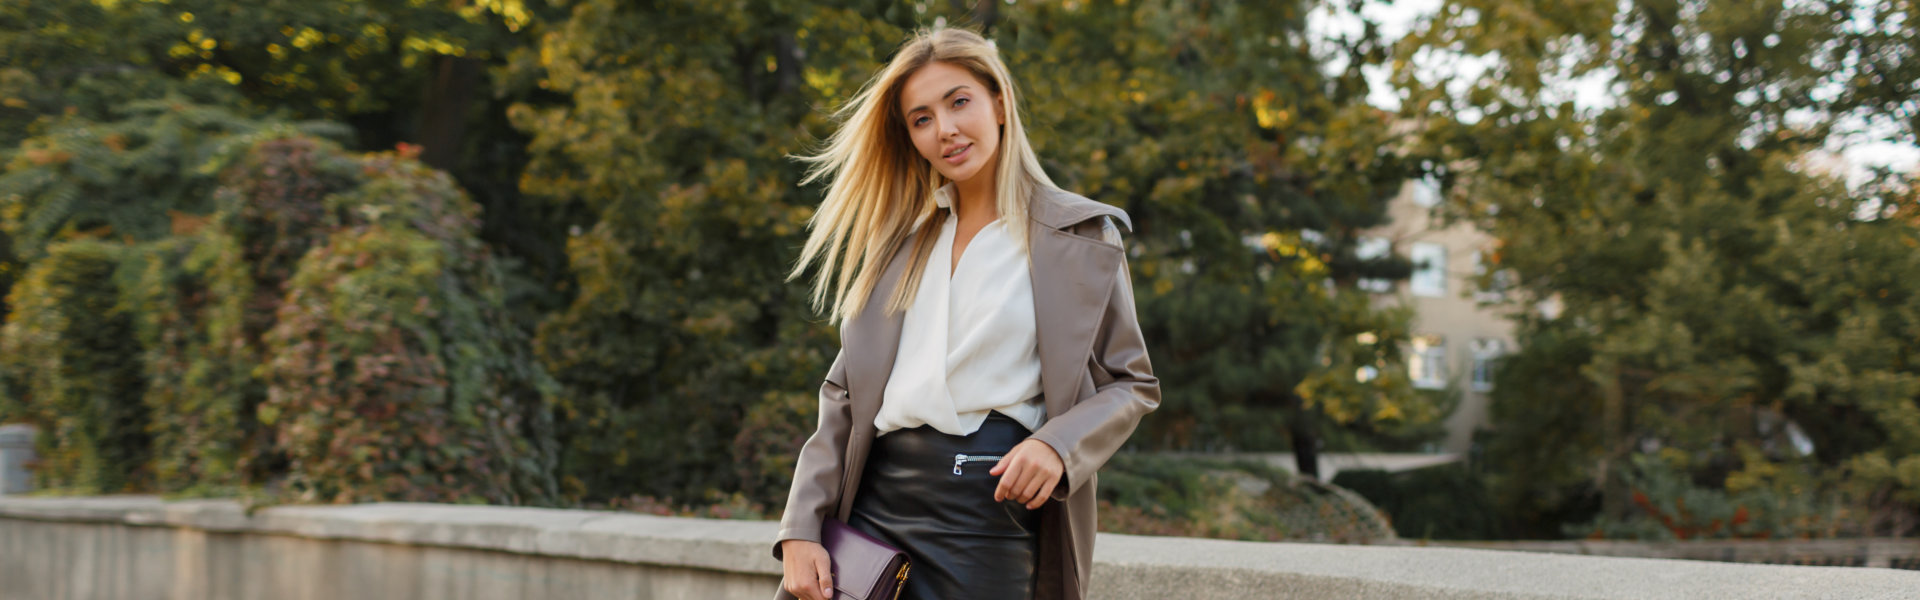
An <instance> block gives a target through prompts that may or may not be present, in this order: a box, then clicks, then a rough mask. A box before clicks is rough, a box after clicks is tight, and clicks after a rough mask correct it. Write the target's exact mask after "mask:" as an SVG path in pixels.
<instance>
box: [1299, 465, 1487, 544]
mask: <svg viewBox="0 0 1920 600" xmlns="http://www.w3.org/2000/svg"><path fill="white" fill-rule="evenodd" d="M1333 484H1334V485H1338V486H1340V487H1343V488H1347V489H1350V490H1353V491H1354V492H1355V493H1358V494H1360V495H1361V496H1362V497H1365V498H1366V499H1367V501H1369V502H1372V503H1373V505H1374V506H1378V507H1380V511H1381V512H1384V513H1386V514H1387V518H1388V519H1390V520H1392V521H1393V530H1394V532H1396V533H1398V534H1399V535H1400V537H1402V538H1408V539H1439V540H1486V539H1500V538H1503V537H1505V536H1503V535H1502V532H1501V528H1500V519H1499V514H1498V511H1496V510H1495V509H1494V505H1493V498H1492V496H1491V495H1490V494H1488V493H1487V486H1486V482H1485V481H1483V480H1482V479H1481V477H1480V476H1479V475H1477V474H1475V473H1474V472H1473V471H1472V470H1471V469H1469V468H1467V466H1466V465H1460V464H1452V465H1441V466H1436V467H1427V468H1424V469H1414V470H1412V471H1403V472H1399V473H1388V472H1386V471H1377V470H1362V471H1352V470H1349V471H1341V472H1340V473H1339V474H1337V475H1334V477H1333Z"/></svg>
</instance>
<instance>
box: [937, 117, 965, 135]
mask: <svg viewBox="0 0 1920 600" xmlns="http://www.w3.org/2000/svg"><path fill="white" fill-rule="evenodd" d="M959 134H960V130H959V129H958V128H956V127H954V125H953V119H941V120H940V139H943V140H950V139H953V136H956V135H959Z"/></svg>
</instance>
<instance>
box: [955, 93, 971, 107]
mask: <svg viewBox="0 0 1920 600" xmlns="http://www.w3.org/2000/svg"><path fill="white" fill-rule="evenodd" d="M972 101H973V99H972V98H968V97H966V96H961V97H959V98H955V99H954V101H953V107H954V108H960V103H962V102H972Z"/></svg>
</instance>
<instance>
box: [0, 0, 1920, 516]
mask: <svg viewBox="0 0 1920 600" xmlns="http://www.w3.org/2000/svg"><path fill="white" fill-rule="evenodd" d="M1916 18H1920V15H1916V5H1915V4H1914V3H1913V2H1911V1H1909V0H1884V1H1878V2H1874V1H1849V0H1841V1H1819V0H1807V1H1795V2H1779V1H1761V2H1736V1H1733V0H1684V1H1668V0H1614V1H1609V2H1598V1H1590V0H1555V1H1538V0H1422V1H1419V2H1400V3H1388V2H1377V1H1365V0H1356V1H1333V2H1320V1H1319V0H1257V1H1256V0H1241V1H1235V0H1220V1H1205V0H1189V1H1175V0H1099V1H1075V0H1017V1H1015V0H979V1H977V2H970V1H965V0H950V1H939V0H921V1H898V0H770V1H765V2H748V1H744V0H737V1H679V0H662V1H645V2H641V1H625V0H579V1H564V0H551V1H548V0H298V1H295V0H249V1H244V2H243V1H237V0H32V1H30V2H7V3H4V4H0V290H4V291H5V292H6V294H5V301H4V304H0V312H4V315H5V325H4V329H0V424H11V425H25V426H30V427H32V428H33V430H35V431H37V432H38V435H37V442H36V444H37V446H36V450H37V452H36V454H37V456H38V458H37V460H36V461H35V462H33V463H32V464H31V465H30V467H31V473H32V475H31V476H32V484H33V487H35V488H36V489H37V490H38V491H37V492H35V493H39V494H56V495H57V494H107V493H161V494H165V495H168V496H169V497H230V498H239V499H244V500H246V501H247V502H250V503H254V504H276V503H313V502H320V503H347V502H368V501H379V500H407V501H428V502H453V503H490V504H506V505H531V506H554V507H579V508H610V509H618V510H634V511H643V512H650V513H655V514H677V515H699V516H712V517H728V518H753V519H774V518H778V516H779V513H780V509H781V506H780V504H781V503H782V502H783V501H784V499H785V495H786V491H787V486H788V483H789V478H790V477H791V474H792V469H793V462H794V455H795V452H796V450H797V448H798V447H799V446H800V444H801V442H802V441H804V440H805V438H806V437H807V436H808V435H809V434H810V433H811V432H812V429H813V425H814V412H815V402H816V397H817V396H816V394H817V390H818V387H819V383H820V381H821V378H822V377H823V376H824V374H825V372H826V369H827V366H828V363H829V361H830V360H831V359H832V357H833V354H834V351H835V350H836V348H837V345H838V340H837V330H836V329H835V328H834V327H831V326H829V325H828V324H826V323H825V322H824V319H823V318H822V317H820V316H819V315H817V314H814V313H813V312H812V311H810V310H809V309H808V308H807V306H806V300H805V296H806V294H805V288H804V287H803V286H804V284H803V283H800V282H787V281H785V276H786V272H787V269H788V268H789V267H790V266H791V265H792V264H793V261H794V259H795V257H796V256H797V255H798V248H799V246H800V244H801V242H802V240H803V238H804V234H805V224H806V221H807V219H808V218H809V217H810V216H811V214H812V211H813V208H814V206H816V205H817V203H818V201H819V199H820V198H821V195H822V193H823V191H824V190H823V188H822V186H819V185H814V186H809V187H799V186H796V182H797V181H799V180H800V178H801V175H802V167H801V165H800V164H799V163H797V162H795V161H794V160H792V159H790V158H789V156H790V155H794V154H804V153H807V152H809V151H810V150H811V149H813V148H815V147H817V144H818V143H819V142H820V140H822V139H823V138H824V137H825V136H826V135H827V134H828V133H829V132H831V131H832V130H833V127H834V126H835V123H834V122H833V121H832V120H831V119H830V111H831V110H832V109H833V108H834V107H836V106H838V103H839V102H841V101H843V100H844V99H845V98H847V97H848V96H850V95H851V94H852V93H853V92H854V91H855V90H857V89H858V87H859V86H860V85H861V84H862V83H864V82H865V81H866V80H867V78H868V77H869V76H871V75H872V74H873V73H874V71H875V70H876V69H877V68H878V67H879V66H881V65H882V64H883V63H884V61H885V60H886V59H887V58H888V57H889V55H890V53H891V52H892V51H893V49H894V48H895V47H896V46H897V45H898V44H899V43H900V42H901V41H903V40H904V39H905V38H906V36H907V35H908V34H909V33H910V32H911V31H912V30H913V29H914V28H917V27H936V26H969V27H973V28H975V29H978V30H984V31H985V32H986V34H987V35H988V36H989V37H990V38H991V39H993V40H994V41H995V43H996V45H997V46H998V47H999V49H1000V51H1001V53H1002V55H1003V57H1004V58H1005V60H1006V62H1007V63H1008V64H1009V66H1010V68H1011V69H1012V71H1013V74H1014V76H1015V78H1016V80H1017V82H1018V85H1019V86H1020V87H1021V92H1022V93H1023V94H1024V96H1023V101H1024V104H1023V106H1022V107H1021V109H1022V110H1024V111H1026V114H1027V122H1028V123H1029V124H1030V125H1029V127H1030V130H1029V133H1030V135H1031V136H1032V137H1033V140H1034V142H1035V144H1036V146H1037V150H1038V152H1039V155H1040V156H1041V158H1042V161H1043V163H1044V164H1045V166H1046V168H1047V169H1048V171H1049V173H1050V174H1051V175H1052V176H1053V179H1054V180H1055V181H1056V182H1059V183H1060V184H1061V185H1062V186H1063V187H1065V188H1067V189H1069V190H1072V191H1075V192H1078V193H1080V194H1084V195H1086V196H1089V197H1091V198H1094V199H1097V200H1100V201H1103V202H1107V203H1110V204H1113V205H1116V206H1119V207H1121V208H1124V209H1125V210H1127V211H1128V212H1129V213H1130V214H1131V215H1132V217H1133V221H1134V223H1135V224H1136V225H1137V227H1136V229H1135V230H1134V231H1133V232H1131V234H1129V237H1128V246H1129V256H1130V260H1131V262H1130V266H1131V269H1132V274H1133V281H1134V285H1135V287H1136V290H1137V295H1138V303H1139V309H1140V318H1141V321H1142V325H1143V327H1144V329H1145V331H1146V335H1147V340H1148V342H1149V345H1150V347H1151V349H1152V353H1153V358H1154V366H1155V371H1156V374H1158V375H1159V376H1160V377H1161V379H1162V385H1163V391H1164V395H1165V401H1164V404H1163V405H1162V406H1161V408H1160V409H1159V410H1158V411H1156V412H1154V413H1152V414H1150V415H1148V417H1147V418H1146V419H1145V421H1143V422H1142V423H1141V426H1140V428H1139V429H1138V430H1137V431H1136V433H1135V434H1134V436H1133V438H1132V440H1131V442H1130V444H1129V446H1128V448H1127V449H1126V450H1125V451H1124V452H1123V453H1121V454H1120V455H1118V456H1116V457H1115V458H1114V460H1113V461H1112V462H1111V463H1110V464H1109V466H1108V467H1107V470H1106V471H1104V472H1103V484H1104V485H1103V490H1102V498H1101V500H1102V503H1103V510H1102V512H1101V526H1102V528H1103V530H1106V531H1117V532H1129V533H1149V534H1160V535H1187V536H1207V537H1222V538H1235V539H1250V540H1322V541H1343V542H1370V541H1382V540H1391V539H1395V538H1398V539H1421V540H1428V539H1431V540H1515V539H1578V538H1591V539H1637V540H1690V539H1762V538H1772V539H1807V538H1836V537H1901V536H1909V535H1913V534H1914V533H1916V528H1920V513H1917V512H1916V511H1920V197H1917V196H1916V192H1915V185H1914V184H1915V182H1916V171H1915V163H1916V161H1917V160H1920V150H1916V147H1915V145H1914V142H1915V135H1916V133H1920V34H1917V33H1916V28H1915V27H1914V21H1915V19H1916Z"/></svg>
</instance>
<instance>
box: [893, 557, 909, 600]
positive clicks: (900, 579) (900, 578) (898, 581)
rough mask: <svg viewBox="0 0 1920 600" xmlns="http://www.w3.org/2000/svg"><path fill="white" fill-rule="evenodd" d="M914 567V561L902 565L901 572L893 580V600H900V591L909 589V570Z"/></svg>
mask: <svg viewBox="0 0 1920 600" xmlns="http://www.w3.org/2000/svg"><path fill="white" fill-rule="evenodd" d="M912 568H913V563H907V564H904V565H900V574H899V575H897V576H895V577H894V580H893V600H900V592H901V591H903V590H906V589H907V570H908V569H912Z"/></svg>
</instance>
